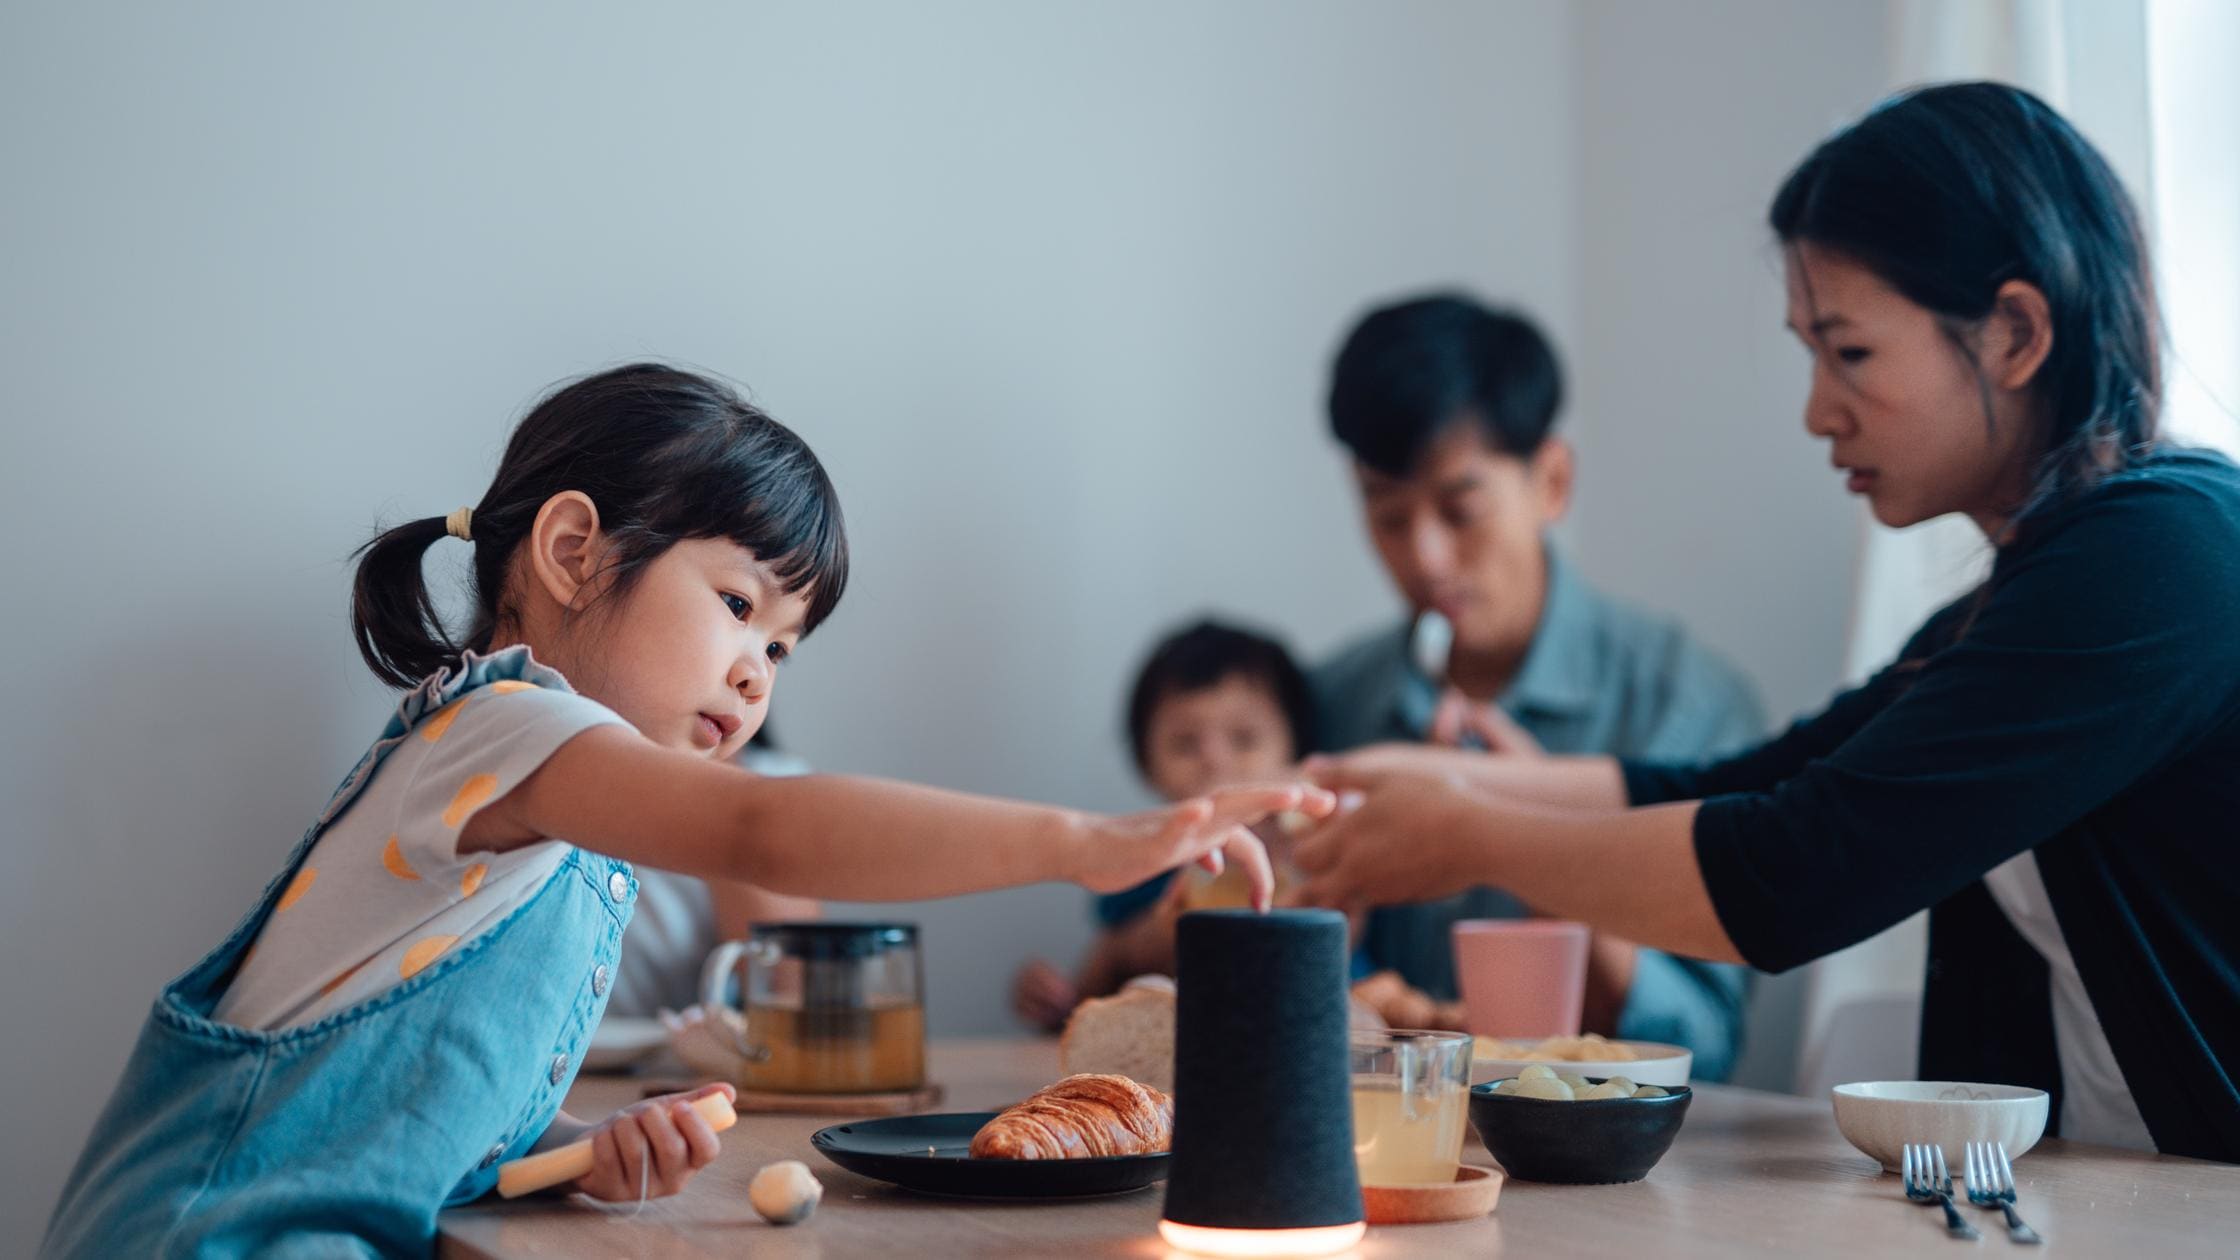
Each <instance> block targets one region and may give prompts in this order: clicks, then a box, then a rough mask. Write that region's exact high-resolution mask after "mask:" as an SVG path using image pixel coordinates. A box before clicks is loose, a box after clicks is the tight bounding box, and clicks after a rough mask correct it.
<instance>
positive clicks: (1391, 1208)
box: [1361, 1164, 1507, 1225]
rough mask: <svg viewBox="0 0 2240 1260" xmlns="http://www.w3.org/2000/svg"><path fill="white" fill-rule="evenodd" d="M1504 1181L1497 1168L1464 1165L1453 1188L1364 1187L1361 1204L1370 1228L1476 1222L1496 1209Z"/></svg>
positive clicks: (1456, 1176)
mask: <svg viewBox="0 0 2240 1260" xmlns="http://www.w3.org/2000/svg"><path fill="white" fill-rule="evenodd" d="M1505 1180H1507V1178H1506V1177H1504V1176H1503V1175H1502V1174H1501V1173H1500V1172H1499V1171H1497V1170H1495V1169H1492V1168H1480V1167H1479V1166H1477V1165H1476V1164H1464V1165H1463V1166H1462V1169H1461V1171H1460V1172H1457V1173H1456V1174H1455V1179H1454V1181H1453V1183H1452V1184H1450V1185H1444V1186H1363V1187H1361V1202H1362V1205H1363V1206H1364V1207H1366V1208H1367V1209H1368V1211H1369V1223H1370V1224H1371V1225H1423V1224H1428V1223H1430V1222H1432V1221H1468V1220H1475V1219H1476V1218H1478V1217H1481V1216H1484V1215H1485V1214H1486V1213H1488V1212H1491V1211H1492V1210H1493V1205H1494V1203H1495V1202H1496V1201H1498V1200H1499V1199H1500V1198H1501V1183H1502V1182H1503V1181H1505Z"/></svg>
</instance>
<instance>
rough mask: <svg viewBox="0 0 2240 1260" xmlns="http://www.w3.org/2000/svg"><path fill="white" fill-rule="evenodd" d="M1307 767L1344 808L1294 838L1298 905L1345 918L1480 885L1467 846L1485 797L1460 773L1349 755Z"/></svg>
mask: <svg viewBox="0 0 2240 1260" xmlns="http://www.w3.org/2000/svg"><path fill="white" fill-rule="evenodd" d="M1430 751H1438V750H1430ZM1464 755H1469V756H1479V757H1482V756H1483V754H1464ZM1310 772H1311V773H1313V774H1314V776H1315V778H1316V779H1317V780H1318V781H1320V782H1321V783H1322V784H1323V785H1324V786H1325V787H1328V788H1332V789H1334V790H1336V791H1338V792H1339V793H1341V794H1342V795H1343V796H1344V798H1345V799H1346V801H1347V805H1346V807H1345V808H1342V809H1340V810H1338V811H1337V813H1335V814H1334V815H1332V816H1331V817H1330V819H1329V820H1328V821H1326V822H1324V823H1323V824H1322V825H1321V826H1318V827H1316V828H1314V829H1313V830H1311V831H1309V832H1307V833H1306V834H1305V835H1304V836H1301V837H1300V838H1299V843H1298V847H1297V849H1296V851H1295V852H1294V854H1293V857H1294V860H1296V861H1297V862H1298V864H1299V869H1300V870H1301V871H1302V872H1304V873H1305V875H1306V882H1305V883H1304V884H1303V885H1302V886H1301V887H1300V889H1299V893H1298V896H1297V898H1296V899H1297V900H1298V901H1299V902H1300V903H1301V904H1303V905H1317V906H1331V907H1335V908H1337V909H1340V910H1344V911H1346V912H1347V913H1348V914H1349V915H1353V914H1358V913H1361V912H1362V911H1364V910H1366V909H1368V908H1369V907H1373V906H1390V905H1403V904H1406V903H1409V902H1416V901H1431V900H1435V899H1437V898H1440V897H1445V896H1448V895H1450V894H1453V893H1456V892H1460V891H1461V890H1463V889H1465V888H1470V887H1473V886H1475V885H1477V884H1481V883H1484V882H1486V875H1485V873H1484V871H1483V870H1482V869H1480V855H1479V854H1478V853H1477V851H1476V849H1475V847H1474V845H1473V843H1472V841H1473V838H1474V837H1476V836H1477V835H1478V833H1479V831H1480V828H1479V827H1478V826H1476V825H1475V824H1476V823H1477V822H1478V821H1480V816H1481V815H1482V813H1483V811H1484V809H1485V802H1484V801H1483V799H1482V798H1479V797H1477V796H1475V795H1473V794H1472V793H1471V791H1470V789H1469V786H1468V784H1467V783H1466V782H1465V781H1464V780H1463V779H1462V778H1461V776H1459V775H1457V774H1452V773H1447V774H1441V773H1422V772H1419V771H1415V770H1412V769H1399V770H1385V769H1364V768H1362V767H1361V766H1360V765H1358V764H1356V763H1354V762H1352V761H1350V760H1348V761H1345V762H1342V763H1324V764H1321V765H1318V766H1313V767H1310ZM1356 799H1358V801H1359V803H1358V804H1355V803H1354V802H1355V800H1356Z"/></svg>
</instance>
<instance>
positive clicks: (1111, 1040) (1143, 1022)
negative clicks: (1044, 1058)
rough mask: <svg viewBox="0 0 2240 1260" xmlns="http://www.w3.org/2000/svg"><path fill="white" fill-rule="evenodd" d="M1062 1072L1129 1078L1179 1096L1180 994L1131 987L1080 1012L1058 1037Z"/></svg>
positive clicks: (1091, 1001) (1096, 1000) (1076, 1011)
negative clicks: (1177, 1001) (1176, 1024)
mask: <svg viewBox="0 0 2240 1260" xmlns="http://www.w3.org/2000/svg"><path fill="white" fill-rule="evenodd" d="M1058 1062H1059V1064H1060V1065H1061V1067H1060V1070H1061V1071H1063V1072H1064V1073H1065V1074H1066V1075H1068V1076H1072V1075H1076V1074H1078V1073H1082V1072H1101V1073H1110V1074H1112V1075H1114V1076H1125V1077H1127V1078H1128V1079H1130V1080H1132V1081H1135V1082H1136V1083H1137V1084H1139V1085H1149V1086H1150V1087H1151V1088H1153V1089H1156V1090H1160V1091H1162V1092H1165V1093H1173V1092H1174V991H1173V989H1171V988H1156V987H1152V986H1149V985H1142V986H1138V985H1131V986H1129V987H1128V988H1125V989H1122V990H1121V991H1120V992H1118V993H1116V994H1114V995H1112V996H1111V997H1104V998H1090V999H1089V1000H1088V1001H1086V1002H1083V1003H1082V1004H1081V1005H1080V1006H1078V1007H1075V1008H1074V1012H1073V1018H1071V1019H1068V1020H1067V1021H1066V1030H1065V1033H1064V1034H1063V1035H1062V1036H1060V1037H1059V1038H1058Z"/></svg>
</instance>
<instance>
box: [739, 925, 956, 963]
mask: <svg viewBox="0 0 2240 1260" xmlns="http://www.w3.org/2000/svg"><path fill="white" fill-rule="evenodd" d="M749 932H750V934H751V935H752V936H753V937H754V938H755V939H756V940H761V941H769V942H770V943H772V944H774V945H776V946H777V947H778V948H779V950H780V951H782V952H783V953H785V954H786V955H787V956H789V957H793V958H816V959H828V958H869V957H871V956H873V955H875V954H883V953H886V952H887V951H889V950H893V949H916V948H917V947H918V925H917V924H915V923H838V922H832V921H829V920H823V919H811V920H804V921H801V922H790V923H757V924H754V925H753V926H752V927H751V928H750V929H749Z"/></svg>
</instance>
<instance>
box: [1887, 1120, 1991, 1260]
mask: <svg viewBox="0 0 2240 1260" xmlns="http://www.w3.org/2000/svg"><path fill="white" fill-rule="evenodd" d="M1903 1172H1904V1174H1905V1179H1906V1197H1907V1198H1909V1199H1911V1200H1913V1201H1914V1202H1916V1203H1935V1204H1939V1205H1941V1206H1942V1207H1943V1208H1944V1228H1945V1232H1946V1233H1948V1234H1951V1235H1952V1236H1953V1237H1954V1238H1965V1239H1967V1240H1969V1241H1970V1242H1973V1241H1975V1240H1976V1239H1978V1238H1981V1237H1982V1235H1981V1234H1978V1233H1976V1230H1975V1226H1973V1225H1970V1224H1968V1223H1967V1222H1966V1221H1964V1220H1962V1219H1960V1209H1959V1208H1956V1207H1954V1206H1952V1174H1951V1173H1950V1172H1947V1171H1946V1169H1945V1162H1944V1148H1943V1147H1942V1146H1934V1145H1919V1146H1917V1145H1914V1144H1913V1143H1910V1142H1909V1143H1907V1144H1906V1148H1905V1161H1904V1166H1903Z"/></svg>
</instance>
